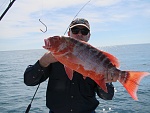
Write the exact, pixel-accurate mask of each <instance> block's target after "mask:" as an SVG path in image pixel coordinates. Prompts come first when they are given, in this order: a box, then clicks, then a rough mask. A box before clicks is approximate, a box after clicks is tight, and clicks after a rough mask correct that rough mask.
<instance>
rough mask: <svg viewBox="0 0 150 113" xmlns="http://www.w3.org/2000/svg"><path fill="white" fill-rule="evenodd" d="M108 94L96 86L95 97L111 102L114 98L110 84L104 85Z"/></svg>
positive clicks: (112, 87)
mask: <svg viewBox="0 0 150 113" xmlns="http://www.w3.org/2000/svg"><path fill="white" fill-rule="evenodd" d="M106 86H107V90H108V93H106V92H105V91H103V90H102V89H101V88H100V87H99V86H97V95H98V96H99V97H100V98H102V99H104V100H112V98H113V96H114V86H113V84H112V83H106Z"/></svg>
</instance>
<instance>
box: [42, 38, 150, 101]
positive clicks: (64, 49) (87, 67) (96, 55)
mask: <svg viewBox="0 0 150 113" xmlns="http://www.w3.org/2000/svg"><path fill="white" fill-rule="evenodd" d="M43 47H44V48H45V49H48V50H49V51H51V53H52V54H53V56H54V57H55V58H56V59H57V60H58V61H59V62H61V63H62V64H64V66H65V69H66V73H67V75H68V77H69V79H72V77H73V70H75V71H77V72H79V73H81V74H82V75H83V76H84V77H90V78H91V79H93V80H94V81H95V82H96V83H97V84H98V85H99V86H100V87H101V88H102V89H103V90H104V91H106V92H107V88H106V85H105V80H104V75H105V72H106V71H109V72H111V73H113V75H114V76H118V80H119V82H121V84H122V85H123V86H124V87H125V88H126V90H127V91H128V93H129V94H130V95H131V97H132V98H133V99H135V100H137V95H136V92H137V89H138V84H139V82H140V81H141V79H142V78H143V77H144V76H147V75H148V74H149V73H148V72H136V71H121V70H119V69H118V68H119V63H118V60H117V58H115V57H114V56H113V55H111V54H109V53H106V52H104V51H101V50H98V49H97V48H95V47H93V46H91V45H90V44H88V43H86V42H84V41H80V40H77V39H74V38H71V37H63V36H62V37H60V36H54V37H50V38H48V39H45V46H43Z"/></svg>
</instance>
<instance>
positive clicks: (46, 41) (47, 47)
mask: <svg viewBox="0 0 150 113" xmlns="http://www.w3.org/2000/svg"><path fill="white" fill-rule="evenodd" d="M44 42H45V46H43V48H45V49H50V48H51V44H50V41H49V40H48V39H44Z"/></svg>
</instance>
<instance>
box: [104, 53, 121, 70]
mask: <svg viewBox="0 0 150 113" xmlns="http://www.w3.org/2000/svg"><path fill="white" fill-rule="evenodd" d="M102 52H103V54H104V55H106V56H107V57H108V58H109V59H110V61H111V62H112V64H113V65H115V66H116V67H117V68H119V67H120V64H119V61H118V59H117V58H116V57H115V56H113V55H111V54H110V53H107V52H104V51H102Z"/></svg>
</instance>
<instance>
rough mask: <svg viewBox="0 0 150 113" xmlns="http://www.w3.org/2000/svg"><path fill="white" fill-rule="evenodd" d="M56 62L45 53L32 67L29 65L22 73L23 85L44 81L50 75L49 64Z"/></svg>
mask: <svg viewBox="0 0 150 113" xmlns="http://www.w3.org/2000/svg"><path fill="white" fill-rule="evenodd" d="M54 62H57V60H56V59H55V58H54V57H53V55H52V54H51V53H50V52H47V53H45V54H44V55H43V56H42V57H41V58H40V60H38V61H37V62H36V63H35V64H34V65H29V66H28V67H27V69H26V70H25V73H24V83H25V84H26V85H28V86H34V85H37V84H39V83H41V82H43V81H45V80H46V79H47V78H48V76H49V75H50V64H51V63H54Z"/></svg>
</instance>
